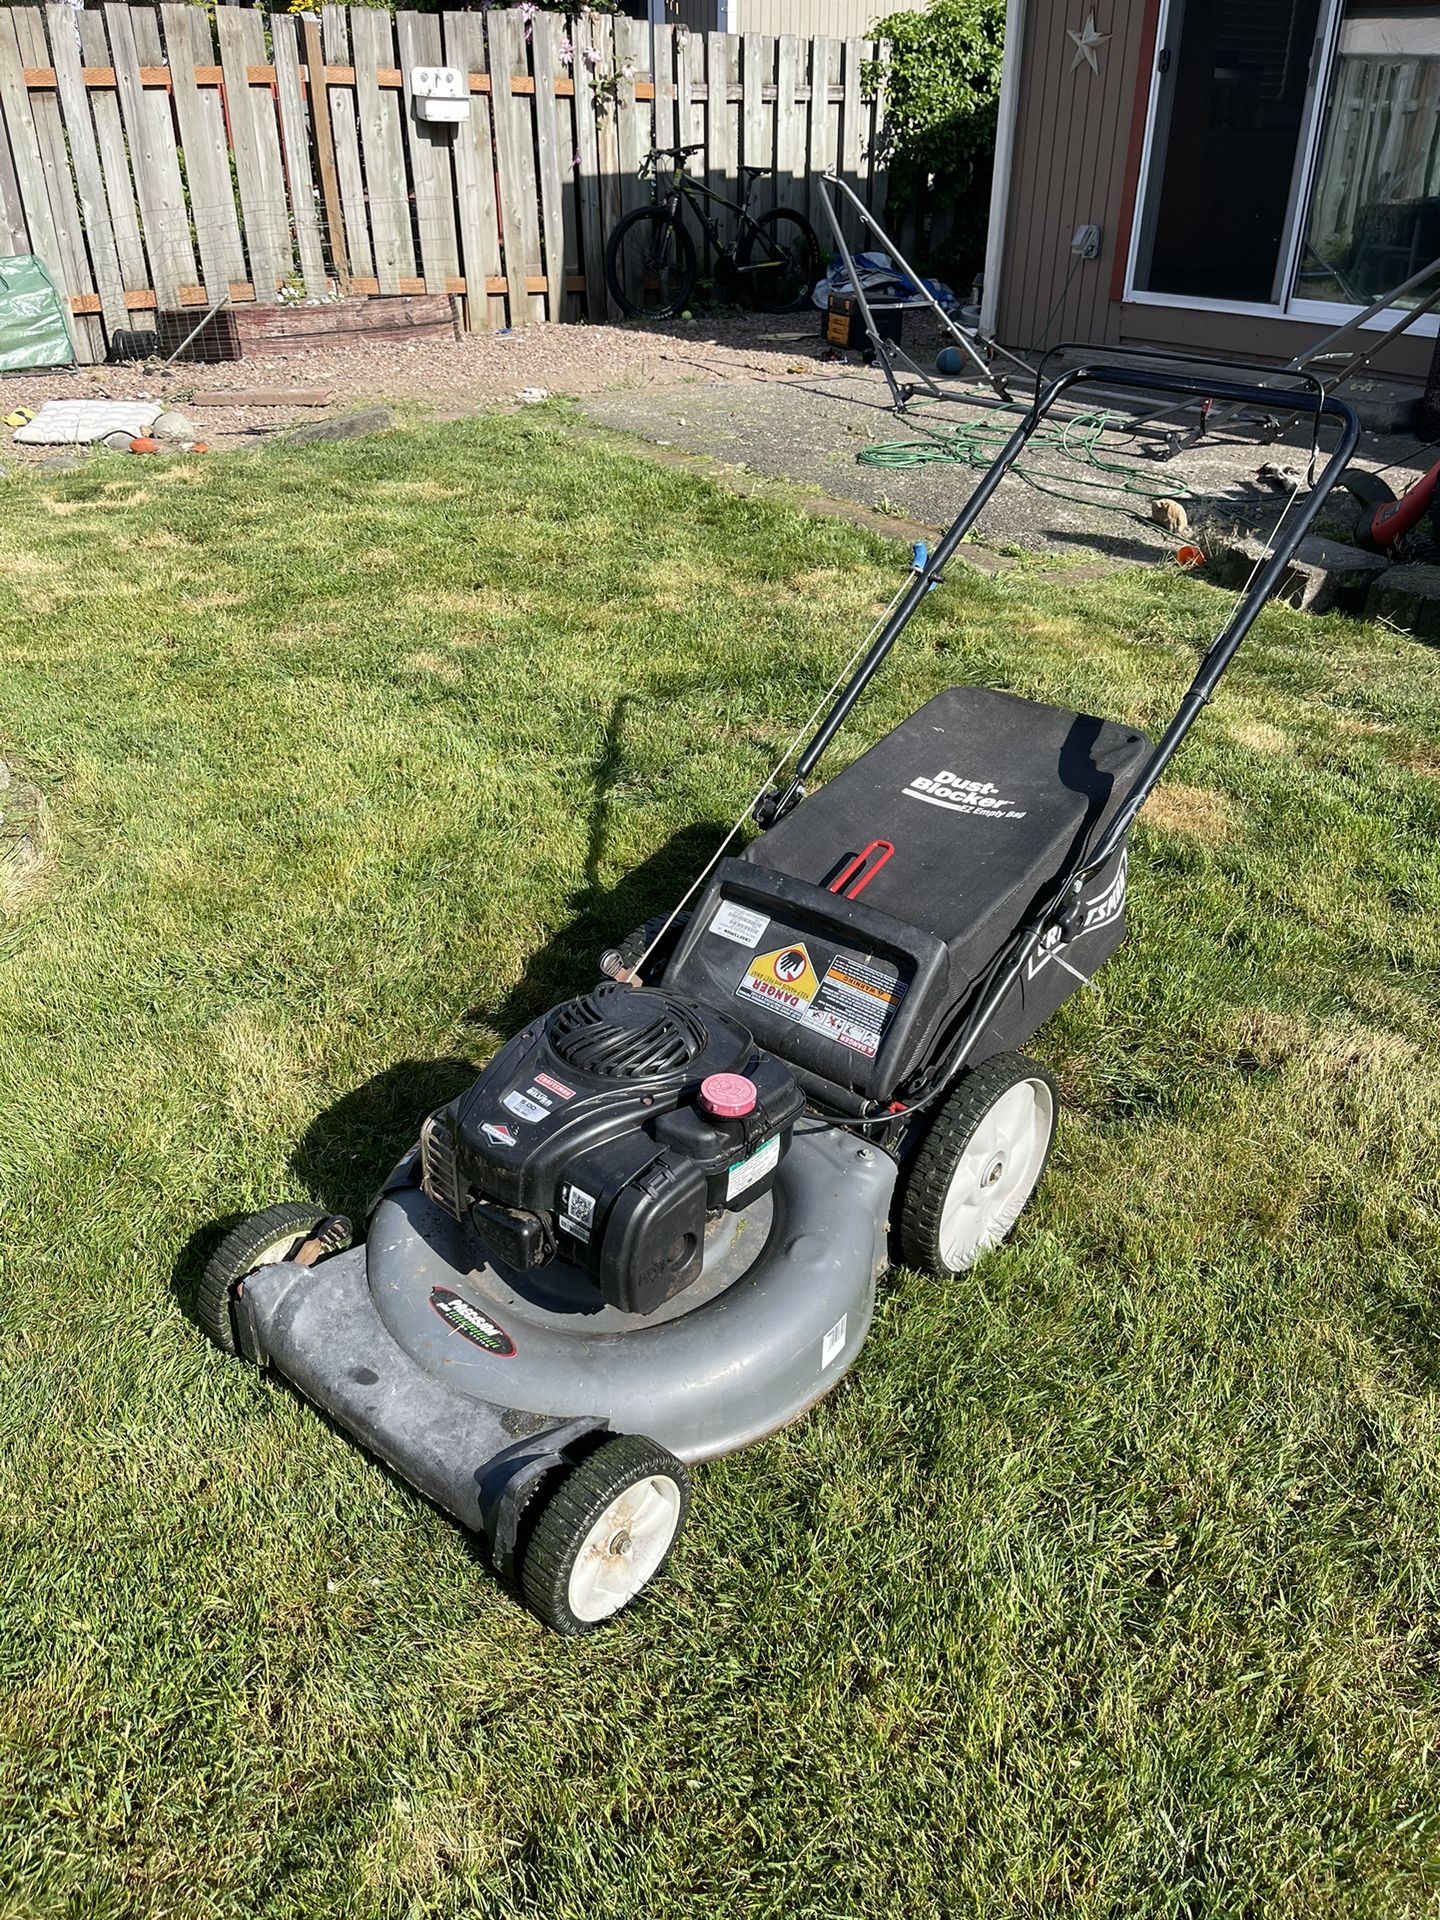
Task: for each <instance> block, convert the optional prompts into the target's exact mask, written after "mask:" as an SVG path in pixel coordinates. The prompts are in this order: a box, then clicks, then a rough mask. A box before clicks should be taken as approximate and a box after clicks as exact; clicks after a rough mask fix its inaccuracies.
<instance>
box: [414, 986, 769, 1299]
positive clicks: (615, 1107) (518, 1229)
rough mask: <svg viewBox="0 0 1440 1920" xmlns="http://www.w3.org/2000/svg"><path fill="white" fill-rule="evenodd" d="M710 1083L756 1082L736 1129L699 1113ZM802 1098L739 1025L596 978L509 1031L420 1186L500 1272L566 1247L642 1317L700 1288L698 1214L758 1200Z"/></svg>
mask: <svg viewBox="0 0 1440 1920" xmlns="http://www.w3.org/2000/svg"><path fill="white" fill-rule="evenodd" d="M716 1073H740V1074H744V1075H745V1076H746V1078H747V1079H749V1080H751V1081H752V1082H753V1083H754V1085H755V1090H756V1100H755V1107H754V1110H753V1111H752V1112H751V1113H749V1114H747V1115H745V1116H744V1118H743V1119H733V1120H731V1119H726V1120H721V1119H716V1118H714V1117H713V1116H712V1115H710V1114H709V1113H707V1112H705V1111H704V1110H703V1109H702V1108H701V1107H700V1105H699V1104H698V1100H697V1096H698V1094H699V1090H700V1084H701V1082H702V1081H703V1080H704V1079H706V1078H707V1077H708V1076H709V1075H711V1074H716ZM804 1104H805V1102H804V1096H803V1094H802V1093H801V1092H800V1091H799V1089H798V1088H797V1086H796V1083H795V1080H794V1077H793V1075H792V1074H791V1073H790V1071H789V1069H788V1068H787V1067H785V1066H783V1065H782V1064H781V1063H780V1062H779V1061H778V1060H776V1059H774V1058H773V1057H772V1056H770V1055H768V1054H764V1053H761V1052H760V1051H759V1050H758V1049H757V1048H756V1046H755V1043H754V1041H753V1040H752V1038H751V1036H750V1033H749V1031H748V1030H747V1029H746V1028H745V1027H742V1026H741V1025H740V1024H739V1023H738V1022H737V1021H734V1020H731V1019H729V1018H727V1017H726V1016H725V1015H724V1014H720V1013H715V1012H711V1011H710V1010H709V1009H707V1008H701V1007H698V1006H696V1005H695V1003H694V1002H693V1001H689V1000H685V999H682V998H680V997H679V996H677V995H673V994H668V993H662V992H660V991H658V990H656V989H654V988H647V987H638V988H637V987H629V986H625V985H622V984H621V983H619V982H618V981H605V982H603V983H602V984H601V985H600V986H598V987H596V988H595V989H594V990H593V991H592V992H591V993H588V994H584V995H582V996H581V997H580V998H579V999H578V1000H569V1001H566V1002H565V1004H564V1005H563V1006H559V1007H556V1008H554V1009H553V1010H552V1011H551V1012H550V1013H548V1014H546V1015H545V1017H544V1018H543V1019H542V1020H540V1021H539V1022H537V1023H536V1024H535V1025H533V1026H530V1027H527V1028H525V1030H524V1031H523V1032H522V1033H518V1034H517V1035H516V1036H515V1038H514V1039H513V1040H511V1041H509V1042H508V1043H507V1044H506V1045H505V1046H504V1047H502V1048H501V1050H500V1052H499V1053H498V1054H496V1056H495V1058H494V1059H493V1060H492V1061H491V1063H490V1065H489V1066H488V1067H487V1068H486V1069H485V1071H484V1072H483V1073H482V1074H481V1076H480V1078H479V1079H478V1080H477V1081H476V1082H475V1084H474V1085H473V1086H472V1087H471V1088H470V1089H469V1091H468V1092H466V1093H465V1094H463V1095H462V1096H461V1098H460V1099H459V1100H457V1101H456V1102H455V1103H454V1104H453V1105H452V1106H450V1107H448V1108H446V1109H444V1111H443V1112H442V1113H440V1114H437V1115H436V1116H435V1118H434V1119H433V1120H431V1121H430V1122H429V1123H427V1126H426V1129H425V1132H424V1135H423V1136H422V1160H423V1164H424V1178H425V1187H426V1191H427V1192H428V1193H429V1194H430V1196H431V1198H432V1199H434V1200H435V1201H437V1203H438V1204H440V1205H442V1206H444V1207H446V1208H447V1209H448V1210H449V1211H450V1212H451V1213H453V1214H454V1215H455V1216H456V1218H457V1219H466V1218H468V1219H469V1221H470V1223H471V1225H472V1226H473V1227H474V1229H475V1231H476V1233H477V1234H478V1235H479V1236H480V1238H481V1240H482V1241H483V1242H484V1244H485V1245H486V1247H487V1249H489V1250H490V1251H491V1252H492V1253H493V1254H494V1255H495V1257H496V1258H498V1259H499V1260H501V1261H502V1262H504V1263H505V1264H507V1265H509V1266H514V1267H526V1266H538V1265H540V1264H542V1263H543V1262H544V1261H546V1260H548V1259H550V1258H552V1257H553V1256H554V1255H555V1254H556V1253H557V1252H559V1253H562V1254H563V1255H564V1257H565V1258H566V1259H567V1260H570V1261H571V1262H573V1263H574V1264H575V1265H577V1266H580V1267H583V1268H585V1269H587V1270H588V1271H589V1272H590V1273H591V1274H592V1275H593V1276H594V1278H595V1280H596V1283H597V1285H598V1287H599V1290H600V1294H601V1297H602V1298H603V1299H604V1300H605V1301H607V1302H608V1303H609V1304H611V1305H613V1306H616V1307H619V1308H622V1309H623V1310H625V1311H626V1312H630V1313H651V1312H653V1311H654V1310H655V1309H656V1308H657V1307H659V1306H660V1305H662V1304H663V1303H664V1302H665V1301H666V1300H668V1299H670V1298H672V1297H673V1296H674V1295H675V1294H676V1293H678V1292H679V1291H680V1290H681V1288H683V1287H686V1286H688V1285H689V1284H690V1283H691V1282H692V1281H693V1280H695V1279H696V1278H698V1276H699V1273H700V1269H701V1263H702V1256H703V1252H704V1239H705V1222H706V1216H707V1214H708V1213H710V1212H712V1211H714V1210H716V1209H719V1208H736V1207H740V1206H743V1205H745V1204H747V1203H749V1202H751V1201H753V1200H755V1199H757V1198H758V1197H759V1196H760V1195H761V1194H762V1193H764V1192H765V1191H767V1189H768V1188H769V1186H770V1184H771V1182H772V1181H773V1179H774V1177H775V1169H776V1168H777V1167H778V1165H779V1163H780V1160H781V1158H782V1157H783V1155H784V1154H785V1152H786V1151H787V1150H788V1148H789V1144H790V1132H791V1128H792V1127H793V1126H794V1124H795V1121H796V1120H797V1119H798V1118H799V1116H800V1113H801V1112H802V1110H803V1108H804Z"/></svg>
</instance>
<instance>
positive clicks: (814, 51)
mask: <svg viewBox="0 0 1440 1920" xmlns="http://www.w3.org/2000/svg"><path fill="white" fill-rule="evenodd" d="M839 78H840V43H839V42H838V41H837V40H832V39H831V38H830V36H829V35H828V34H817V35H816V37H815V39H814V40H813V41H812V43H811V46H810V154H809V163H810V164H809V180H808V182H807V183H806V190H805V197H804V199H803V200H802V201H801V203H800V204H801V205H802V206H804V208H805V212H806V215H807V217H808V218H809V221H810V224H811V226H812V227H814V229H815V234H816V238H817V239H818V240H819V242H820V253H821V256H822V258H825V259H828V258H829V257H830V255H831V254H832V253H833V252H834V250H835V236H834V234H833V233H831V231H830V222H829V221H828V220H827V219H826V217H825V209H824V207H823V206H822V205H821V204H820V183H821V181H822V179H823V178H824V176H825V175H826V174H827V173H828V172H829V171H830V169H831V168H832V167H834V166H835V165H837V163H838V161H839V158H840V154H839V133H840V122H839V116H838V115H837V114H836V113H835V111H834V109H833V108H832V106H831V105H830V89H831V87H832V86H834V85H836V84H837V83H838V81H839Z"/></svg>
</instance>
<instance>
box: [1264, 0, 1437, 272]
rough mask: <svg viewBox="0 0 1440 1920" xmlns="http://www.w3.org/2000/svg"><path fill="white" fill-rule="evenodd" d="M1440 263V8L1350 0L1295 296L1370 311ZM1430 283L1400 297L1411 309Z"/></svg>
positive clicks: (1417, 2)
mask: <svg viewBox="0 0 1440 1920" xmlns="http://www.w3.org/2000/svg"><path fill="white" fill-rule="evenodd" d="M1435 259H1440V4H1437V0H1413V3H1412V4H1407V3H1406V0H1384V3H1383V4H1359V3H1358V0H1349V3H1348V4H1347V5H1346V6H1345V8H1344V12H1343V15H1342V18H1341V21H1340V31H1339V36H1338V41H1337V44H1336V49H1335V58H1334V62H1333V65H1332V67H1331V70H1330V79H1329V86H1328V88H1327V101H1326V108H1325V119H1324V131H1323V134H1322V136H1321V140H1320V153H1319V161H1318V164H1317V165H1316V168H1315V175H1314V184H1313V186H1312V188H1311V191H1310V195H1309V210H1308V215H1307V218H1306V221H1305V228H1304V237H1303V243H1302V246H1301V248H1300V255H1299V259H1298V260H1297V262H1296V267H1295V279H1294V294H1295V297H1296V298H1297V299H1302V300H1323V301H1326V302H1330V303H1340V304H1344V305H1352V306H1369V305H1370V304H1371V302H1372V301H1374V300H1378V299H1379V298H1380V297H1381V296H1382V295H1383V294H1385V293H1387V292H1388V291H1389V290H1390V289H1391V288H1394V287H1398V286H1400V285H1402V284H1403V283H1404V282H1405V281H1407V280H1409V279H1411V278H1412V277H1413V276H1414V275H1415V274H1416V273H1418V272H1419V271H1420V270H1421V269H1422V268H1424V267H1425V266H1426V264H1427V263H1428V262H1430V261H1432V260H1435ZM1434 285H1435V278H1434V276H1431V277H1430V278H1429V279H1428V280H1426V281H1422V282H1421V284H1420V285H1419V286H1417V287H1416V288H1414V289H1412V290H1411V291H1410V292H1409V293H1407V294H1402V295H1401V296H1399V298H1398V299H1397V300H1396V303H1395V304H1396V305H1397V306H1411V305H1414V304H1415V303H1416V302H1417V301H1418V300H1421V299H1423V298H1424V297H1425V294H1426V293H1427V292H1428V291H1430V290H1431V289H1433V287H1434Z"/></svg>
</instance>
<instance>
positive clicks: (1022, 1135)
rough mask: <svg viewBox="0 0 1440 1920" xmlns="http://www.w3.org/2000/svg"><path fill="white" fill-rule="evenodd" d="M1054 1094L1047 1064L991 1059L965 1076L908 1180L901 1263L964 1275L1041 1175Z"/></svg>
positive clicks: (1056, 1101) (1014, 1057) (1007, 1225)
mask: <svg viewBox="0 0 1440 1920" xmlns="http://www.w3.org/2000/svg"><path fill="white" fill-rule="evenodd" d="M1059 1106H1060V1097H1059V1092H1058V1090H1057V1088H1056V1085H1055V1082H1054V1080H1053V1079H1052V1078H1051V1076H1050V1074H1049V1073H1047V1072H1046V1070H1045V1068H1044V1067H1042V1066H1040V1065H1039V1064H1038V1062H1036V1061H1034V1060H1027V1059H1026V1058H1025V1056H1024V1054H1023V1053H997V1054H995V1055H994V1056H993V1057H992V1058H991V1059H989V1060H986V1061H983V1062H982V1063H981V1065H980V1066H978V1067H975V1068H972V1070H971V1071H970V1072H969V1073H966V1074H963V1075H962V1076H961V1077H960V1079H959V1080H958V1081H957V1082H956V1084H955V1088H954V1091H953V1092H952V1093H951V1094H950V1096H949V1098H948V1099H947V1100H946V1101H945V1102H944V1104H943V1105H942V1106H941V1108H940V1110H939V1112H938V1113H937V1114H936V1116H935V1118H934V1119H933V1120H932V1121H931V1123H930V1128H929V1131H928V1132H927V1133H926V1135H925V1138H924V1140H923V1141H922V1142H921V1145H920V1151H919V1152H918V1153H917V1154H916V1156H915V1160H914V1163H913V1165H912V1166H911V1168H910V1171H909V1173H908V1174H907V1175H906V1177H905V1182H904V1192H903V1195H902V1198H901V1203H900V1257H901V1259H902V1260H903V1261H904V1262H905V1264H906V1266H908V1267H919V1268H921V1269H923V1270H925V1271H927V1272H930V1273H942V1274H944V1273H964V1272H965V1271H966V1269H967V1268H969V1267H972V1266H974V1264H975V1262H976V1261H977V1260H978V1259H979V1258H980V1255H981V1254H982V1253H983V1252H984V1251H985V1249H986V1248H987V1247H992V1246H996V1245H998V1244H999V1242H1000V1241H1002V1240H1003V1239H1004V1238H1005V1236H1006V1235H1007V1234H1008V1233H1009V1232H1010V1229H1011V1228H1012V1227H1013V1226H1014V1225H1015V1222H1016V1221H1017V1220H1018V1219H1019V1218H1020V1215H1021V1213H1022V1211H1023V1210H1024V1208H1025V1205H1026V1202H1027V1201H1028V1200H1029V1198H1030V1196H1031V1194H1032V1193H1034V1191H1035V1189H1036V1187H1037V1186H1038V1185H1039V1184H1040V1176H1041V1174H1043V1173H1044V1171H1045V1163H1046V1161H1047V1160H1048V1159H1049V1157H1050V1147H1051V1143H1052V1142H1053V1140H1054V1138H1055V1121H1056V1116H1057V1113H1058V1111H1059Z"/></svg>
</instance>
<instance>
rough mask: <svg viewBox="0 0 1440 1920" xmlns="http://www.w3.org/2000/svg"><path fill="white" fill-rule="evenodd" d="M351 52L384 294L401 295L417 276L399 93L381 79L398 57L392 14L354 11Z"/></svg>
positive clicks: (377, 268) (364, 9)
mask: <svg viewBox="0 0 1440 1920" xmlns="http://www.w3.org/2000/svg"><path fill="white" fill-rule="evenodd" d="M350 50H351V52H352V53H353V55H354V57H355V104H356V107H357V108H358V110H359V116H360V150H361V153H362V154H363V156H364V160H365V182H366V187H367V193H366V199H365V204H366V206H367V208H368V209H369V214H370V231H371V237H372V238H373V240H374V243H375V273H376V277H377V278H378V279H379V282H380V291H381V292H382V293H399V291H400V281H401V279H402V278H405V279H411V278H413V277H414V274H415V242H414V239H413V237H412V234H411V229H410V196H409V192H408V189H407V184H406V174H405V147H404V142H403V139H402V137H401V133H400V113H399V107H398V104H397V102H396V99H395V96H394V94H393V93H382V92H381V90H380V87H379V86H378V84H377V82H376V78H375V75H376V72H377V70H378V69H379V68H381V67H384V66H389V65H390V64H391V63H392V62H393V60H394V57H395V55H394V43H393V35H392V32H391V27H390V16H389V14H388V13H382V12H380V11H379V10H378V9H375V8H370V7H354V8H352V9H351V12H350Z"/></svg>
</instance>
